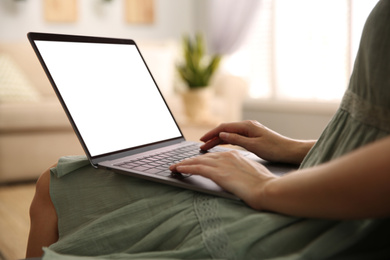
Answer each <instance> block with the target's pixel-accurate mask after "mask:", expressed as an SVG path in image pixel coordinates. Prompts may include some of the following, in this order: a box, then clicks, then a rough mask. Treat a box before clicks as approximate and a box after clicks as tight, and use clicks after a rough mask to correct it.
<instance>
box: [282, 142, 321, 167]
mask: <svg viewBox="0 0 390 260" xmlns="http://www.w3.org/2000/svg"><path fill="white" fill-rule="evenodd" d="M315 142H316V141H314V140H295V139H288V141H287V145H286V146H285V147H283V148H282V149H285V152H286V158H285V161H284V162H286V163H292V164H301V163H302V161H303V159H304V158H305V156H306V155H307V153H308V152H309V151H310V149H311V148H312V147H313V145H314V144H315Z"/></svg>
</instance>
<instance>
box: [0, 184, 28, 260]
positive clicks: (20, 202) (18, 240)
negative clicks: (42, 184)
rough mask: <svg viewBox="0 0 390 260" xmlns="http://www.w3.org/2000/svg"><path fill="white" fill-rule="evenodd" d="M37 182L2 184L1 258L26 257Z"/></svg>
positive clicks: (0, 204)
mask: <svg viewBox="0 0 390 260" xmlns="http://www.w3.org/2000/svg"><path fill="white" fill-rule="evenodd" d="M34 192H35V183H28V184H18V185H8V186H0V259H21V258H24V257H25V254H26V247H27V238H28V230H29V226H30V219H29V213H28V211H29V208H30V204H31V201H32V198H33V196H34Z"/></svg>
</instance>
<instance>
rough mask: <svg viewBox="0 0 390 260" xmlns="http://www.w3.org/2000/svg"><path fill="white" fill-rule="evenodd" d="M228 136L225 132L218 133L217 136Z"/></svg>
mask: <svg viewBox="0 0 390 260" xmlns="http://www.w3.org/2000/svg"><path fill="white" fill-rule="evenodd" d="M228 136H229V133H226V132H221V133H219V137H221V138H227V137H228Z"/></svg>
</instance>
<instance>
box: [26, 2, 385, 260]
mask: <svg viewBox="0 0 390 260" xmlns="http://www.w3.org/2000/svg"><path fill="white" fill-rule="evenodd" d="M389 71H390V1H388V0H382V1H380V2H379V3H378V4H377V6H376V7H375V8H374V10H373V11H372V13H371V14H370V16H369V18H368V19H367V22H366V25H365V29H364V31H363V35H362V40H361V46H360V49H359V52H358V56H357V59H356V62H355V67H354V71H353V74H352V77H351V80H350V85H349V88H348V90H347V91H346V93H345V95H344V97H343V100H342V103H341V105H340V108H339V110H338V111H337V113H336V114H335V116H334V117H333V119H332V120H331V122H330V123H329V125H328V126H327V128H326V129H325V131H324V132H323V134H322V135H321V137H320V139H319V140H318V141H316V142H314V141H300V140H293V139H290V138H287V137H284V136H281V135H279V134H277V133H275V132H273V131H271V130H270V129H268V128H266V127H264V126H262V125H261V124H259V123H258V122H253V121H245V122H241V123H229V124H222V125H220V126H219V127H217V128H216V129H213V130H211V131H210V132H209V133H207V134H206V135H205V136H203V137H202V138H201V140H202V141H204V142H205V144H204V145H203V147H202V148H203V149H206V150H207V149H209V148H211V147H213V146H215V145H218V144H236V145H240V146H242V147H244V148H246V149H247V150H249V151H252V152H254V153H255V154H257V155H258V156H259V157H262V158H264V159H266V160H269V161H278V162H289V163H296V164H301V167H300V169H299V170H297V171H295V172H291V173H289V174H287V175H285V176H283V177H277V176H274V175H273V174H271V173H270V172H268V171H267V169H265V168H264V167H262V166H261V165H258V164H255V163H253V162H251V161H248V160H246V159H245V158H243V157H241V156H239V155H238V153H234V152H229V153H214V154H206V155H203V156H201V157H198V158H194V159H189V160H185V161H183V162H181V163H178V164H176V165H172V166H171V170H173V171H180V172H182V173H192V174H199V175H203V176H205V177H208V178H211V179H213V180H214V181H215V182H217V183H218V184H219V185H221V186H222V187H224V188H225V189H226V190H228V191H230V192H232V193H234V194H236V195H237V196H238V197H240V198H241V199H242V200H243V202H240V201H233V200H228V199H223V198H217V197H213V196H208V195H203V194H198V193H196V192H192V191H188V190H184V189H179V188H175V187H170V186H166V185H162V184H158V183H152V182H147V181H143V180H139V179H134V178H131V177H128V176H122V175H118V174H114V173H111V172H108V171H104V170H95V169H92V167H91V166H90V165H89V163H88V161H87V160H86V159H85V158H84V157H81V158H80V157H67V158H61V159H60V161H59V163H58V165H57V166H56V167H55V168H53V169H51V171H47V172H45V173H44V174H43V175H42V176H41V178H40V179H39V181H38V183H37V191H36V195H35V197H34V200H33V203H32V205H31V209H30V215H31V230H30V237H29V244H28V249H27V256H28V257H31V256H39V255H41V254H42V250H41V248H42V246H50V247H49V249H46V253H45V257H47V258H53V257H57V258H61V257H62V255H61V254H67V255H77V256H80V255H84V256H99V257H101V258H105V257H111V258H125V259H131V258H137V259H142V258H149V259H150V258H179V259H183V258H192V259H194V258H202V259H205V258H226V259H302V258H308V259H329V258H331V259H348V258H350V259H386V258H389V256H390V243H389V242H388V239H387V236H388V233H389V231H390V220H389V216H390V206H389V205H390V188H389V187H390V160H389V154H390V135H389V134H390V74H389V73H388V72H389ZM66 257H68V256H66Z"/></svg>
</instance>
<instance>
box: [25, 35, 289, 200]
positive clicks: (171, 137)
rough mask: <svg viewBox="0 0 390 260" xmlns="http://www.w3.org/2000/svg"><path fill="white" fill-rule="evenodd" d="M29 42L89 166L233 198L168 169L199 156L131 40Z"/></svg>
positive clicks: (42, 38) (46, 38) (34, 38)
mask: <svg viewBox="0 0 390 260" xmlns="http://www.w3.org/2000/svg"><path fill="white" fill-rule="evenodd" d="M28 39H29V41H30V43H31V45H32V47H33V49H34V51H35V53H36V55H37V56H38V59H39V61H40V62H41V65H42V67H43V69H44V70H45V72H46V75H47V77H48V78H49V80H50V83H51V85H52V87H53V89H54V91H55V93H56V95H57V97H58V99H59V101H60V103H61V105H62V107H63V109H64V110H65V113H66V115H67V116H68V119H69V121H70V123H71V125H72V127H73V129H74V131H75V133H76V135H77V137H78V139H79V141H80V143H81V145H82V147H83V149H84V151H85V153H86V155H87V157H88V159H89V161H90V163H91V164H92V166H93V167H95V168H103V169H109V170H112V171H114V172H117V173H121V174H126V175H130V176H135V177H140V178H144V179H147V180H152V181H157V182H161V183H165V184H169V185H174V186H177V187H182V188H186V189H191V190H195V191H200V192H205V193H208V194H213V195H217V196H221V197H225V198H231V199H237V197H236V196H234V195H233V194H231V193H229V192H226V191H224V190H223V189H222V188H221V187H220V186H218V185H217V184H216V183H214V182H213V181H211V180H209V179H207V178H204V177H201V176H195V175H192V176H191V175H184V174H180V173H171V172H170V171H169V169H168V167H169V165H170V164H171V163H172V162H169V161H168V159H172V158H176V159H175V160H176V161H180V160H182V159H183V158H184V157H192V156H195V155H200V156H201V154H202V153H203V152H202V151H200V149H199V146H200V144H198V143H194V142H189V141H186V140H185V138H184V136H183V134H182V131H181V130H180V127H179V126H178V124H177V122H176V121H175V119H174V117H173V115H172V113H171V111H170V109H169V107H168V105H167V103H166V102H165V100H164V98H163V95H162V94H161V92H160V90H159V88H158V86H157V84H156V82H155V80H154V79H153V76H152V74H151V72H150V71H149V69H148V67H147V65H146V63H145V61H144V59H143V57H142V55H141V53H140V51H139V49H138V47H137V45H136V43H135V42H134V41H133V40H130V39H115V38H104V37H91V36H78V35H63V34H48V33H34V32H30V33H28ZM221 149H224V148H213V149H212V150H211V151H210V152H212V151H213V150H214V151H220V150H221ZM242 152H243V154H244V155H245V156H248V157H250V158H252V159H254V160H258V161H259V162H262V163H264V161H262V160H260V159H259V158H258V157H256V156H255V155H253V154H251V153H249V152H245V151H242ZM159 163H165V165H164V164H163V165H159ZM272 167H274V169H272V171H273V172H276V173H277V174H280V173H284V172H286V171H287V170H288V169H285V168H284V167H279V166H277V167H275V166H272Z"/></svg>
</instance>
